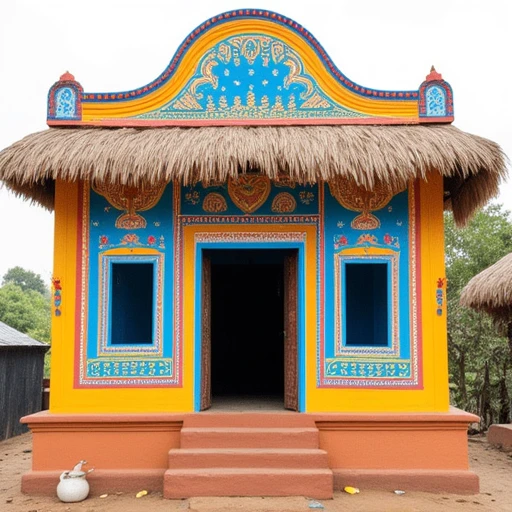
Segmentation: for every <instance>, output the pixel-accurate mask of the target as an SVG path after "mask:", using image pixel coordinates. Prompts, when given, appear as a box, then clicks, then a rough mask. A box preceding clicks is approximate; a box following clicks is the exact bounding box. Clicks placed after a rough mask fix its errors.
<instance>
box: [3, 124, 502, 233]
mask: <svg viewBox="0 0 512 512" xmlns="http://www.w3.org/2000/svg"><path fill="white" fill-rule="evenodd" d="M252 169H259V170H260V171H261V172H263V173H265V174H267V175H268V176H269V177H270V178H276V177H277V175H278V174H279V173H282V172H284V173H286V174H289V175H290V176H291V177H292V178H293V179H295V180H297V181H299V182H316V181H318V180H326V181H329V180H332V179H333V178H335V177H336V176H338V175H344V176H352V177H353V178H354V179H355V180H356V181H357V183H358V184H360V185H363V186H365V187H366V188H369V189H371V188H372V187H373V185H374V183H375V181H377V180H380V181H382V182H384V183H389V184H393V185H396V184H403V183H405V182H407V181H408V180H410V179H413V178H417V177H419V178H422V179H426V178H427V174H428V173H429V172H433V171H434V172H439V173H441V174H442V175H443V176H444V177H445V183H446V184H445V188H446V191H447V193H448V195H449V200H450V203H451V205H449V206H451V208H452V209H453V212H454V215H455V219H456V221H457V223H458V224H464V223H465V222H466V221H467V220H468V218H469V216H470V215H471V214H472V213H473V211H474V210H475V209H477V208H478V207H480V206H482V205H483V204H484V203H485V202H486V201H487V200H488V199H489V198H490V197H492V196H494V195H496V194H497V192H498V186H499V183H500V181H501V180H502V179H503V178H504V176H505V173H506V171H505V158H504V155H503V153H502V151H501V149H500V147H499V146H498V145H497V144H495V143H493V142H491V141H489V140H486V139H483V138H481V137H477V136H474V135H470V134H467V133H464V132H462V131H460V130H458V129H457V128H455V127H453V126H450V125H435V126H434V125H432V126H268V127H267V126H265V127H201V128H158V129H156V128H153V129H134V128H126V129H105V128H90V129H80V128H69V129H66V128H52V129H49V130H46V131H43V132H40V133H35V134H32V135H29V136H28V137H25V138H24V139H22V140H21V141H19V142H17V143H15V144H13V145H12V146H11V147H9V148H7V149H5V150H3V151H2V152H0V179H1V180H4V181H5V182H6V183H7V186H8V187H9V188H11V189H13V190H14V191H17V192H19V193H20V194H23V195H26V196H28V197H30V198H32V199H34V200H36V201H38V202H41V203H43V204H46V205H47V206H51V201H52V197H51V195H48V196H47V195H45V194H46V192H47V191H42V190H41V188H40V187H41V184H44V183H48V182H51V181H53V180H55V179H57V178H60V179H64V180H84V179H91V180H102V181H113V182H117V181H118V182H121V183H129V184H138V183H140V182H142V181H146V180H149V181H150V182H155V181H159V180H162V179H165V180H172V179H179V180H181V181H182V182H183V183H184V184H189V183H192V182H195V181H197V180H202V181H205V182H209V181H212V180H215V181H225V180H226V179H227V178H228V176H231V177H235V176H237V174H238V173H239V172H247V171H249V170H252Z"/></svg>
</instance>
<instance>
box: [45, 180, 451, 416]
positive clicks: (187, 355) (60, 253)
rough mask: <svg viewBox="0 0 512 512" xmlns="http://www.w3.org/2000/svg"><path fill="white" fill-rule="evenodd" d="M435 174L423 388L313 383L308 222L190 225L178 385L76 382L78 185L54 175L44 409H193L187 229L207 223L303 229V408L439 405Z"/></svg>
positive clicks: (441, 340)
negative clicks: (56, 299) (54, 281)
mask: <svg viewBox="0 0 512 512" xmlns="http://www.w3.org/2000/svg"><path fill="white" fill-rule="evenodd" d="M442 192H443V188H442V178H441V177H440V176H438V175H432V176H430V177H429V181H428V183H425V182H422V183H421V185H420V208H421V259H422V267H421V272H422V273H421V289H422V292H421V302H422V326H423V336H422V338H423V386H424V389H422V390H372V389H332V388H322V389H317V388H316V371H317V368H316V361H317V358H316V350H317V346H316V321H317V319H316V310H317V307H316V301H317V297H316V265H317V261H316V249H317V248H316V237H315V233H314V229H315V228H314V227H312V226H300V227H298V226H265V227H264V228H263V227H258V226H255V225H251V226H240V225H237V226H222V227H216V226H201V227H200V228H199V227H197V226H189V227H186V228H185V240H184V244H185V245H184V268H183V273H184V338H183V342H184V346H183V367H182V368H183V387H182V388H170V387H168V388H165V387H161V388H141V389H137V388H114V389H108V388H101V389H75V388H74V387H73V382H74V380H73V379H74V360H75V317H74V315H75V305H76V304H75V296H76V291H75V287H76V271H77V268H76V266H77V264H76V262H77V234H76V226H77V220H78V219H77V215H78V204H79V197H78V185H77V184H76V183H75V184H70V183H64V182H60V181H59V182H58V183H57V187H56V202H55V263H54V277H56V278H60V280H61V284H62V308H61V309H62V315H61V316H60V317H55V316H54V317H53V321H52V374H51V401H50V410H51V412H68V413H79V412H82V413H86V412H112V413H115V412H188V411H192V410H193V398H194V397H193V394H194V380H193V360H194V316H193V310H194V298H195V295H194V294H195V286H196V285H197V284H196V283H194V263H195V261H194V251H195V247H194V233H195V232H197V231H198V230H200V231H201V232H206V231H219V230H220V229H222V230H228V231H237V232H243V231H253V232H254V231H262V230H264V231H270V230H275V231H280V232H286V231H293V232H297V231H302V232H305V233H306V237H307V242H306V292H305V293H306V308H307V311H308V314H307V317H306V330H305V332H306V366H307V368H306V409H307V412H342V411H344V412H349V411H353V412H356V411H357V412H363V411H368V412H372V411H373V412H385V411H389V412H394V411H404V412H405V411H424V412H428V411H446V410H447V409H448V404H449V402H448V399H449V397H448V367H447V344H446V310H445V309H444V313H443V316H438V315H437V314H436V309H437V306H436V295H435V294H436V287H437V279H438V278H440V277H444V275H445V269H444V251H443V246H444V240H443V213H442V212H443V204H442V198H443V193H442Z"/></svg>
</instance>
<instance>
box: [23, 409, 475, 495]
mask: <svg viewBox="0 0 512 512" xmlns="http://www.w3.org/2000/svg"><path fill="white" fill-rule="evenodd" d="M208 414H212V413H208ZM221 414H222V413H221ZM246 414H250V413H246ZM285 414H286V413H285ZM309 416H311V417H312V418H313V419H314V421H315V423H316V426H317V428H318V429H319V433H320V436H319V437H320V448H322V449H324V450H326V451H327V452H328V457H329V466H330V468H331V469H332V470H333V473H334V488H335V489H341V488H343V487H344V486H345V485H355V486H361V487H363V488H366V489H369V488H373V489H391V490H392V489H404V490H423V491H430V492H441V491H448V492H455V493H476V492H478V490H479V484H478V477H477V476H476V475H475V474H474V473H472V472H471V471H469V466H468V453H467V434H466V432H467V426H468V424H469V423H470V422H474V421H477V418H476V417H475V416H473V415H471V414H467V413H464V412H462V411H459V410H457V409H453V408H452V409H450V411H449V412H448V413H426V414H421V413H406V414H316V415H315V414H311V415H309ZM185 417H186V415H184V414H181V415H179V414H146V415H143V414H140V415H138V414H114V415H112V414H111V415H106V414H94V415H89V414H87V415H76V414H74V415H73V414H52V413H49V412H47V411H45V412H41V413H37V414H33V415H31V416H27V417H26V418H24V419H23V422H24V423H28V425H29V427H30V429H31V430H32V432H33V439H34V441H33V443H34V445H33V463H32V471H30V472H29V473H27V474H25V475H23V478H22V490H23V492H25V493H27V494H46V495H53V494H55V489H56V486H57V483H58V477H59V475H60V473H61V472H62V471H64V470H67V469H70V468H71V467H72V466H73V465H74V464H76V462H78V461H79V460H82V459H86V460H88V461H89V462H90V465H91V466H93V467H95V471H94V472H93V473H91V475H90V476H89V481H90V484H91V492H92V493H93V494H98V493H99V494H101V493H102V492H107V491H108V492H113V491H133V490H140V489H142V488H144V489H147V490H148V491H149V490H153V491H161V490H162V487H163V474H164V472H165V470H166V469H167V454H168V451H169V450H170V449H171V448H179V446H180V430H181V426H182V424H183V420H184V418H185Z"/></svg>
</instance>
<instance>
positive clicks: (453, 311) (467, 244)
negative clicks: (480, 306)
mask: <svg viewBox="0 0 512 512" xmlns="http://www.w3.org/2000/svg"><path fill="white" fill-rule="evenodd" d="M445 239H446V275H447V278H448V289H447V299H448V350H449V363H450V381H451V382H450V389H451V391H452V401H453V402H454V403H455V405H457V406H459V407H462V408H463V409H466V410H468V411H471V412H474V413H475V414H478V415H479V416H480V417H481V418H482V423H483V426H484V428H485V427H487V426H488V425H490V424H491V423H493V422H497V421H500V422H508V421H509V420H510V398H509V395H510V391H509V390H511V389H512V387H511V386H512V383H511V382H510V372H509V371H508V370H509V369H510V353H509V350H508V346H507V342H506V339H505V338H503V337H501V336H500V335H499V333H498V331H497V330H496V329H495V328H494V326H493V324H492V320H491V318H490V317H489V316H488V315H485V314H484V313H477V312H475V311H473V310H470V309H467V308H463V307H461V306H460V305H459V298H460V293H461V291H462V289H463V288H464V286H465V285H466V284H467V283H468V281H469V280H470V279H471V278H472V277H473V276H475V275H476V274H478V273H479V272H481V271H482V270H484V269H485V268H487V267H489V266H490V265H492V264H494V263H495V262H496V261H498V260H499V259H500V258H502V257H503V256H505V255H506V254H508V253H509V252H512V223H511V219H510V212H508V211H506V210H504V209H503V207H502V206H501V205H491V206H488V207H487V208H485V209H484V210H482V211H481V212H479V213H477V214H476V215H475V217H474V219H473V220H472V221H471V223H470V224H469V225H468V226H467V227H466V228H465V229H457V228H455V225H454V222H453V217H452V216H451V214H446V216H445Z"/></svg>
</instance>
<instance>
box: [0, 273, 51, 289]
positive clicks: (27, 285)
mask: <svg viewBox="0 0 512 512" xmlns="http://www.w3.org/2000/svg"><path fill="white" fill-rule="evenodd" d="M9 283H11V284H15V285H17V286H19V287H20V288H21V289H22V290H23V291H24V292H26V291H28V290H33V291H35V292H39V293H40V294H41V295H49V290H48V287H47V286H46V284H45V282H44V281H43V279H42V278H41V276H40V275H39V274H36V273H35V272H32V270H25V269H24V268H22V267H13V268H10V269H9V270H7V272H6V273H5V274H4V277H3V284H4V285H6V284H9Z"/></svg>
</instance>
